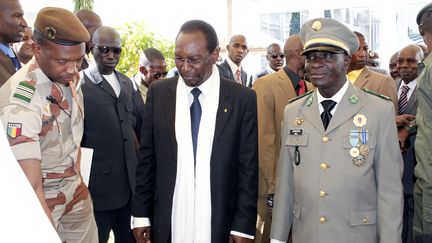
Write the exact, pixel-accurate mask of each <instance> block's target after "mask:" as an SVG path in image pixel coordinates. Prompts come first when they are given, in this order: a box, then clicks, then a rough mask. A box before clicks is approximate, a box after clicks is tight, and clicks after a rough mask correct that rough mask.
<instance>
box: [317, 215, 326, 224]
mask: <svg viewBox="0 0 432 243" xmlns="http://www.w3.org/2000/svg"><path fill="white" fill-rule="evenodd" d="M319 221H320V224H325V223H326V222H327V218H326V217H324V216H322V217H320V219H319Z"/></svg>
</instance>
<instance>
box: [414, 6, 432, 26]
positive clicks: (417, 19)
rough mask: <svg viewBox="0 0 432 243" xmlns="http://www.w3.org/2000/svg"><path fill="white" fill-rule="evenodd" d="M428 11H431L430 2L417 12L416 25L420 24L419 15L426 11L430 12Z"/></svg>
mask: <svg viewBox="0 0 432 243" xmlns="http://www.w3.org/2000/svg"><path fill="white" fill-rule="evenodd" d="M430 11H432V3H429V4H428V5H426V6H424V7H423V8H422V9H421V10H420V12H419V13H418V14H417V18H416V21H417V24H418V25H419V24H420V20H421V16H422V15H423V14H424V13H426V12H430Z"/></svg>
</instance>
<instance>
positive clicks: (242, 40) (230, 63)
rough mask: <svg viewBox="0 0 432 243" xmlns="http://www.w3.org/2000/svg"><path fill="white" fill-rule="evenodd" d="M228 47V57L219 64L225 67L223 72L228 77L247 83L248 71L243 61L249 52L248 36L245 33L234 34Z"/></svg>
mask: <svg viewBox="0 0 432 243" xmlns="http://www.w3.org/2000/svg"><path fill="white" fill-rule="evenodd" d="M226 48H227V51H228V57H227V58H226V59H225V61H223V62H222V63H221V64H220V65H219V66H220V67H221V68H222V69H224V71H223V72H221V74H222V75H223V77H224V78H226V79H229V80H234V81H236V82H237V83H239V84H243V85H247V84H246V82H247V73H246V72H245V71H244V70H243V67H242V66H241V62H242V61H243V59H244V58H245V57H246V55H247V54H248V53H249V49H248V44H247V41H246V37H244V36H243V35H233V36H232V37H231V39H230V42H229V44H228V45H227V46H226Z"/></svg>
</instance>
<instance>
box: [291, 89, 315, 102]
mask: <svg viewBox="0 0 432 243" xmlns="http://www.w3.org/2000/svg"><path fill="white" fill-rule="evenodd" d="M312 93H313V90H312V91H309V92H306V93H304V94H302V95H299V96H297V97H294V98H292V99H290V100H289V101H288V104H290V103H292V102H294V101H296V100H299V99H301V98H303V97H306V96H308V95H310V94H312Z"/></svg>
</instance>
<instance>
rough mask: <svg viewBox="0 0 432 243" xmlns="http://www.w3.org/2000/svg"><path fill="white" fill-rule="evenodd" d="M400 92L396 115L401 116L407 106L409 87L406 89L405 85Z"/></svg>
mask: <svg viewBox="0 0 432 243" xmlns="http://www.w3.org/2000/svg"><path fill="white" fill-rule="evenodd" d="M401 89H402V92H401V95H400V97H399V101H398V114H399V115H401V114H403V113H404V111H405V109H406V107H407V105H408V98H407V95H408V91H409V90H410V87H408V86H407V85H404V86H402V88H401Z"/></svg>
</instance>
